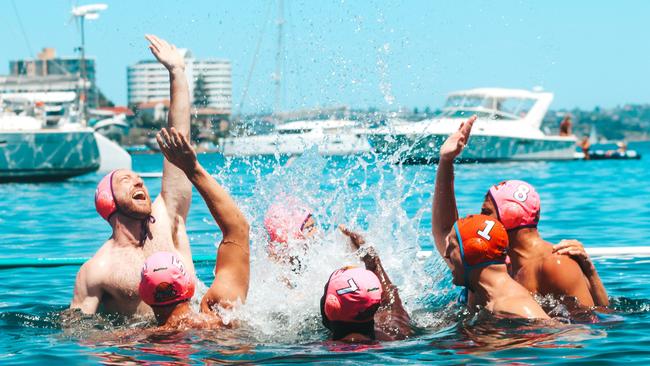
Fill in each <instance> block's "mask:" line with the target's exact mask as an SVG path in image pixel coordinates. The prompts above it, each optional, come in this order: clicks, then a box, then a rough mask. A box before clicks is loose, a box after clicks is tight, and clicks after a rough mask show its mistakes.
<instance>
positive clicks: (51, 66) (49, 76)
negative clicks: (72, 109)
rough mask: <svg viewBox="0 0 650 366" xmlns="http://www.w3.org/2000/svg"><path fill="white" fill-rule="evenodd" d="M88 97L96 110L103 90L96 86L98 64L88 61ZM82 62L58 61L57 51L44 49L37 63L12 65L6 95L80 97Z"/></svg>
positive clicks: (3, 87)
mask: <svg viewBox="0 0 650 366" xmlns="http://www.w3.org/2000/svg"><path fill="white" fill-rule="evenodd" d="M84 64H85V66H86V70H85V73H86V80H87V88H88V90H87V95H86V101H87V104H88V106H89V107H95V106H96V104H97V102H98V99H99V90H98V89H97V86H96V84H95V60H94V59H93V58H86V59H85V62H84ZM81 66H82V63H81V59H80V58H79V57H57V56H56V50H55V49H54V48H43V51H42V52H40V53H39V54H38V55H37V56H36V58H34V59H23V60H14V61H9V76H7V77H3V78H2V79H0V91H3V92H12V93H20V92H49V91H72V92H76V93H79V88H80V87H81V86H82V85H83V84H82V83H81Z"/></svg>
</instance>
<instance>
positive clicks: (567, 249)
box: [553, 240, 609, 306]
mask: <svg viewBox="0 0 650 366" xmlns="http://www.w3.org/2000/svg"><path fill="white" fill-rule="evenodd" d="M553 252H554V253H557V254H563V255H568V256H570V257H571V258H573V259H574V260H575V261H576V262H578V264H579V265H580V268H581V269H582V273H584V275H585V277H587V281H588V282H589V292H590V293H591V297H592V298H593V299H594V304H595V305H596V306H609V297H608V296H607V290H605V286H604V285H603V282H602V281H601V279H600V276H599V275H598V271H597V270H596V266H594V263H593V262H592V261H591V258H590V257H589V254H587V251H585V248H584V246H583V245H582V243H581V242H579V241H577V240H562V241H560V242H559V243H558V244H556V245H554V246H553Z"/></svg>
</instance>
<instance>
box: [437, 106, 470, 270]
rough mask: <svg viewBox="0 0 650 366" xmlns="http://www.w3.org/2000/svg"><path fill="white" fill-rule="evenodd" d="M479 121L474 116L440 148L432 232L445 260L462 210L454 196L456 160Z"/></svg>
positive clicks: (439, 251)
mask: <svg viewBox="0 0 650 366" xmlns="http://www.w3.org/2000/svg"><path fill="white" fill-rule="evenodd" d="M475 120H476V116H473V117H470V118H469V119H468V120H467V121H465V122H463V123H462V124H461V125H460V127H459V128H458V131H456V132H454V133H453V134H452V135H451V136H449V137H448V138H447V140H446V141H445V143H444V144H442V146H441V147H440V159H439V163H438V171H437V172H436V184H435V188H434V192H433V209H432V211H431V231H432V233H433V238H434V241H435V244H436V249H438V253H440V256H441V257H443V258H444V256H445V247H446V241H445V238H446V237H447V234H449V232H450V231H451V228H452V227H453V226H454V223H455V222H456V220H458V208H457V207H456V194H455V192H454V159H456V158H457V157H458V155H460V153H461V152H462V151H463V148H465V145H467V141H468V140H469V134H470V132H471V131H472V126H473V125H474V121H475ZM445 260H446V259H445Z"/></svg>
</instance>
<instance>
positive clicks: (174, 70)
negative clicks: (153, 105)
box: [70, 35, 194, 315]
mask: <svg viewBox="0 0 650 366" xmlns="http://www.w3.org/2000/svg"><path fill="white" fill-rule="evenodd" d="M145 38H146V39H147V40H148V41H149V49H150V50H151V53H152V54H153V55H154V56H155V57H156V59H157V60H158V62H160V63H161V64H162V65H163V66H165V68H166V69H167V70H168V72H169V79H170V93H171V105H170V109H169V118H168V122H167V127H168V128H173V129H174V130H176V131H178V133H180V134H182V135H183V136H184V137H185V138H186V139H189V135H190V94H189V88H188V83H187V79H186V76H185V61H184V59H183V57H182V56H181V54H180V53H179V52H178V51H177V50H176V47H175V46H173V45H170V44H169V43H167V42H166V41H165V40H162V39H160V38H158V37H156V36H154V35H147V36H145ZM191 199H192V184H191V183H190V181H189V179H188V178H187V177H186V174H185V173H184V172H183V171H182V170H181V169H179V168H177V167H176V166H174V165H173V164H172V163H170V162H169V161H168V160H167V159H165V160H164V162H163V176H162V186H161V192H160V195H159V196H158V197H157V198H156V199H155V200H154V201H153V203H152V202H151V198H150V196H149V192H148V190H147V188H146V187H145V185H144V182H143V180H142V178H141V177H140V176H138V175H137V174H136V173H134V172H133V171H130V170H126V169H120V170H116V171H113V172H111V173H110V174H108V175H106V176H105V177H104V178H103V179H102V180H101V182H100V183H99V185H98V187H97V191H96V193H95V207H96V209H97V212H98V213H99V214H100V215H101V216H102V217H103V218H104V219H105V220H106V221H108V223H109V224H110V225H111V228H112V229H113V233H112V235H111V237H110V238H109V239H108V240H107V241H106V242H105V243H104V245H102V247H101V248H100V249H99V250H98V251H97V253H95V255H94V256H93V257H92V258H91V259H89V260H88V261H87V262H86V263H84V264H83V265H82V266H81V268H80V269H79V272H78V273H77V278H76V282H75V288H74V297H73V299H72V304H71V306H70V307H71V308H72V309H80V310H81V311H82V312H84V313H89V314H90V313H95V312H97V311H98V310H102V311H104V312H108V313H118V314H122V315H134V314H151V308H150V307H149V306H147V305H146V304H144V303H143V302H142V300H141V299H140V296H138V283H139V282H140V270H141V268H142V265H143V264H144V261H145V259H146V258H147V257H148V256H149V255H151V254H153V253H154V252H158V251H168V252H173V253H175V254H176V255H178V257H179V258H182V260H183V262H184V263H185V270H186V271H187V272H188V273H189V274H190V275H192V276H193V275H194V265H193V263H192V253H191V250H190V243H189V239H188V236H187V233H186V230H185V221H186V220H187V213H188V211H189V208H190V202H191Z"/></svg>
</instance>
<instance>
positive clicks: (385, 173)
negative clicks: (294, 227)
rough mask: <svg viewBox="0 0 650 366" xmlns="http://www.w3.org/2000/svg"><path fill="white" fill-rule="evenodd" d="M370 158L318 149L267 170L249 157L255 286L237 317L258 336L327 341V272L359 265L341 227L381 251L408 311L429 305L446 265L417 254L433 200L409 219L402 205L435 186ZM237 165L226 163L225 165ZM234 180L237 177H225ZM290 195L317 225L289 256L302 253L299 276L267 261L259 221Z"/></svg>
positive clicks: (247, 205) (420, 319) (423, 320)
mask: <svg viewBox="0 0 650 366" xmlns="http://www.w3.org/2000/svg"><path fill="white" fill-rule="evenodd" d="M367 159H368V158H367V157H366V158H361V157H359V158H357V159H356V160H354V159H351V160H345V161H344V160H342V159H338V160H326V159H325V158H323V157H321V156H320V155H318V152H317V149H316V148H315V147H314V148H312V149H311V150H309V151H307V152H306V153H305V154H304V155H303V156H301V157H300V158H298V159H295V160H294V161H291V162H290V164H287V165H286V166H281V165H280V164H279V159H278V158H277V157H276V160H275V161H274V162H271V164H273V166H275V167H276V168H275V169H274V171H273V172H272V173H270V174H266V175H265V174H263V172H264V170H265V169H264V168H265V167H264V166H263V164H264V162H260V161H259V160H257V161H256V160H251V161H247V164H248V167H249V169H248V170H249V172H250V173H251V174H252V175H253V177H254V179H255V189H254V190H253V194H252V196H251V197H249V198H247V199H245V200H244V201H243V202H240V205H241V207H242V210H243V211H244V212H245V214H246V215H247V217H248V219H249V222H250V223H251V285H250V290H249V295H248V299H247V302H246V304H245V305H244V306H243V307H242V308H240V309H239V310H237V313H238V314H237V315H238V316H239V317H240V319H241V320H242V323H243V324H246V327H247V328H251V329H254V330H255V334H256V338H258V341H260V342H265V343H266V342H281V343H294V342H309V341H316V340H320V339H323V337H324V335H325V329H324V328H323V326H322V325H321V324H320V307H319V304H320V298H321V296H322V293H323V287H324V285H325V283H326V282H327V279H328V278H329V275H330V274H331V273H332V272H333V271H334V270H335V269H337V268H340V267H342V266H345V265H358V266H362V263H361V262H360V261H359V260H358V258H356V257H355V256H354V254H353V253H352V252H351V249H350V246H349V244H348V242H347V238H346V237H345V236H344V235H343V234H341V233H340V232H339V231H338V229H337V228H338V225H339V224H345V225H346V226H348V227H350V228H351V229H353V230H356V231H358V232H360V233H362V234H363V235H364V236H365V238H366V240H367V242H368V243H369V244H371V245H373V246H374V247H375V248H376V249H377V251H378V253H379V255H380V258H381V260H382V263H383V266H384V268H385V269H386V271H387V273H388V275H389V276H390V278H391V280H392V281H393V283H394V284H395V285H396V286H397V287H398V288H399V291H400V296H401V298H402V300H403V302H404V305H405V307H406V308H407V310H408V311H409V312H410V313H414V312H415V311H417V310H422V309H424V308H425V307H426V306H427V301H428V300H427V299H428V298H430V297H431V295H434V296H436V295H435V293H432V291H434V292H435V291H437V290H436V289H437V286H438V283H439V282H440V280H441V279H442V278H443V277H444V276H443V274H444V273H446V271H445V270H444V268H443V264H442V262H441V261H440V260H438V259H434V262H433V264H432V265H430V268H433V276H432V275H431V274H427V273H425V270H424V263H422V262H420V261H418V260H417V258H416V254H417V252H418V251H419V250H421V246H420V239H419V235H418V226H419V222H420V220H421V218H422V216H423V215H424V214H425V213H427V212H429V210H430V208H429V205H430V204H429V203H428V199H425V200H423V202H421V203H422V205H421V207H422V208H421V209H420V210H418V211H417V213H416V215H415V216H414V217H409V216H408V215H407V213H406V210H405V209H404V208H403V205H404V201H405V199H407V198H409V197H412V196H417V195H420V196H423V197H428V196H427V194H425V193H427V192H430V191H431V185H430V184H429V185H428V184H421V185H420V184H417V182H418V181H420V180H421V179H420V178H419V177H417V176H416V177H414V178H410V177H409V178H405V177H404V176H403V175H402V174H403V172H402V170H401V167H399V166H395V165H391V164H385V163H382V162H381V161H379V160H376V161H372V162H371V163H369V162H368V160H367ZM370 159H372V158H370ZM266 163H269V161H267V162H266ZM232 164H233V163H232V161H230V162H228V163H227V165H229V166H228V168H232ZM369 164H374V166H373V167H372V169H368V167H369ZM267 170H268V169H267ZM222 171H223V170H222ZM240 177H241V175H240ZM239 179H244V178H239ZM246 179H248V178H246ZM226 180H227V179H226ZM232 183H235V182H228V184H232ZM240 183H244V182H243V181H242V182H240ZM235 184H236V183H235ZM287 195H291V196H293V197H296V198H298V199H300V200H302V201H303V202H305V203H306V204H307V205H308V206H310V207H311V208H312V210H313V212H312V215H313V217H314V218H315V219H316V221H317V224H318V226H319V228H320V231H319V233H318V234H317V235H315V236H314V237H313V238H311V239H310V240H309V242H308V245H307V246H308V250H307V251H306V252H302V251H298V252H294V253H292V254H296V255H299V256H300V266H301V269H300V271H299V273H294V272H292V271H291V266H290V265H287V264H282V263H277V262H276V261H274V260H272V259H270V258H269V256H268V253H267V245H268V234H267V233H266V231H265V229H264V227H263V225H262V222H263V218H264V214H265V212H266V210H267V209H268V207H269V206H270V205H271V204H272V203H274V202H275V200H277V199H278V197H283V196H287ZM291 244H292V243H289V247H292V246H291ZM294 244H295V243H294ZM302 244H304V243H301V245H295V246H294V247H302V246H303V245H302ZM414 320H415V321H416V322H417V323H418V325H420V326H430V325H432V324H437V323H439V321H438V320H437V319H435V318H432V317H429V316H417V317H414Z"/></svg>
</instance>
